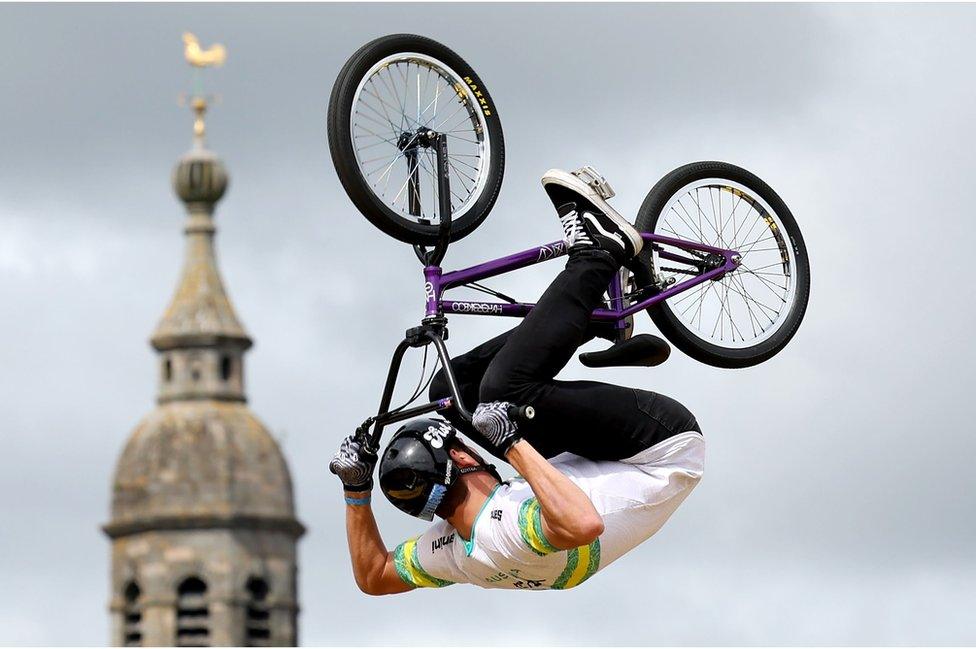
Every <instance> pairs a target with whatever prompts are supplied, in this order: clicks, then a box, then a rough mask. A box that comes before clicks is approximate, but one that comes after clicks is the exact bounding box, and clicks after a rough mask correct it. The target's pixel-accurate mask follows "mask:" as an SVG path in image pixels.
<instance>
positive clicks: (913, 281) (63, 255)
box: [0, 4, 976, 645]
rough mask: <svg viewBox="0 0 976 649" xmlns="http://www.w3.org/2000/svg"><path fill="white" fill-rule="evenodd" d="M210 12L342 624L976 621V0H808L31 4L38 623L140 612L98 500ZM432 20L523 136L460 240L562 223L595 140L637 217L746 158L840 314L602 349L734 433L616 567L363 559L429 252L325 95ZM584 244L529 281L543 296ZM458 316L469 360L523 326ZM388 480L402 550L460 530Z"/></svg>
mask: <svg viewBox="0 0 976 649" xmlns="http://www.w3.org/2000/svg"><path fill="white" fill-rule="evenodd" d="M186 29H189V30H192V31H194V32H196V33H197V34H198V35H199V36H200V38H201V40H202V41H203V43H204V44H209V43H211V42H214V41H219V42H222V43H224V44H225V45H226V46H227V48H228V52H229V56H228V60H227V64H226V66H225V67H224V68H223V69H220V70H217V71H215V72H213V73H212V74H210V79H209V81H208V84H209V85H210V87H211V88H212V89H213V90H214V91H216V92H218V93H219V94H220V95H222V98H223V99H222V103H221V105H219V106H218V107H216V108H215V109H214V110H213V111H212V115H211V118H210V119H209V129H208V130H209V136H210V144H211V146H212V148H214V149H215V150H216V151H217V152H219V153H220V155H221V156H222V157H223V159H224V160H225V162H226V164H227V167H228V170H229V172H230V175H231V185H230V189H229V191H228V193H227V196H226V197H225V199H224V200H223V202H222V203H221V204H220V208H219V211H218V217H217V222H218V226H219V228H220V230H219V240H218V244H219V255H220V261H221V267H222V271H223V273H224V277H225V279H226V282H227V285H228V288H229V290H230V293H231V296H232V298H233V300H234V302H235V304H236V306H237V309H238V312H239V314H240V316H241V318H242V320H243V321H244V323H245V325H246V327H247V328H248V330H249V332H250V333H251V335H252V336H253V337H254V338H255V339H256V343H257V344H256V346H255V348H254V349H253V351H251V352H250V354H249V356H248V365H247V381H248V393H249V397H250V402H251V405H252V407H253V408H254V410H255V411H256V412H257V414H258V415H259V416H260V417H261V418H262V419H263V420H264V421H265V422H266V423H267V424H268V425H269V427H270V428H271V429H272V430H273V431H274V433H275V435H276V437H277V438H278V439H279V440H280V442H281V443H282V445H283V448H284V450H285V453H286V454H287V456H288V459H289V461H290V464H291V468H292V472H293V475H294V480H295V485H296V497H297V505H298V512H299V516H300V518H301V519H302V521H303V522H304V523H305V524H307V525H308V527H309V529H310V532H309V534H308V535H307V536H306V537H305V538H304V539H303V540H302V541H301V546H300V556H301V573H300V594H301V604H302V615H301V637H302V641H303V643H304V644H330V643H344V644H345V643H372V644H380V643H382V644H393V643H395V644H427V645H435V644H443V643H449V644H526V643H533V642H546V643H552V644H684V643H698V644H741V643H747V644H835V643H841V644H868V643H881V644H973V643H976V624H974V622H973V611H974V610H976V552H974V547H976V522H974V520H973V517H974V513H976V471H974V469H973V464H974V462H973V460H974V457H976V436H974V434H973V432H974V427H973V424H972V421H971V415H968V414H967V413H968V412H969V410H968V408H970V407H972V403H973V396H972V389H973V384H974V380H973V369H972V368H973V367H974V365H976V353H974V344H973V342H972V336H973V331H974V329H973V317H974V315H976V309H974V300H973V298H972V295H973V290H972V287H971V282H972V279H973V276H974V273H973V271H972V264H973V261H972V259H973V254H972V250H971V249H972V243H971V242H972V241H973V239H974V237H976V215H974V214H973V206H974V202H973V200H972V196H971V193H972V191H973V185H974V183H973V178H974V177H976V146H974V145H976V129H974V124H973V119H974V115H976V86H974V84H973V82H972V69H971V68H972V62H973V61H974V60H976V39H974V38H973V35H974V34H976V7H974V6H971V5H952V6H945V5H941V6H940V5H927V6H915V5H897V6H893V5H868V6H864V5H813V6H810V5H788V6H783V5H771V4H765V5H719V6H716V5H637V4H629V5H600V6H594V5H584V4H575V5H558V4H548V5H511V4H506V5H494V6H490V7H489V6H486V5H477V4H469V5H447V4H437V5H407V4H400V5H395V6H389V5H379V4H373V5H337V6H313V5H288V6H258V5H247V6H240V5H197V4H193V5H189V4H181V5H171V6H157V5H140V6H118V5H113V6H104V5H103V6H81V5H58V6H11V5H3V6H0V341H2V342H0V440H2V441H0V444H2V445H0V508H2V509H0V512H2V516H3V522H2V524H0V582H2V585H3V587H2V588H0V643H7V644H104V643H105V642H107V638H108V626H109V625H108V614H107V610H106V605H107V601H108V596H109V595H108V558H109V544H108V541H107V539H106V538H105V537H104V536H103V535H102V533H101V532H100V531H99V527H98V526H99V525H100V524H101V523H103V522H105V521H106V520H107V518H108V508H109V495H110V485H111V475H112V471H113V467H114V464H115V461H116V459H117V456H118V453H119V452H120V450H121V449H122V446H123V444H124V442H125V440H126V438H127V436H128V434H129V433H130V431H131V430H132V428H133V427H134V425H135V424H136V422H137V421H138V420H139V419H140V418H141V417H142V416H143V415H144V414H145V413H146V412H148V411H149V410H150V409H151V408H152V407H153V405H154V396H155V389H156V385H155V377H156V364H155V363H156V360H155V355H154V353H153V352H152V351H151V350H150V348H149V347H148V344H147V338H148V336H149V334H150V333H151V331H152V330H153V328H154V326H155V324H156V322H157V319H158V317H159V316H160V315H161V314H162V311H163V308H164V307H165V305H166V303H167V301H168V299H169V297H170V295H171V292H172V290H173V288H174V285H175V282H176V279H177V276H178V271H179V267H180V263H181V254H182V237H181V223H182V218H183V209H182V205H181V204H180V203H179V201H178V200H177V199H176V197H175V196H174V195H173V193H172V189H171V187H170V184H169V174H170V170H171V168H172V165H173V164H174V163H175V161H176V159H177V158H178V157H179V155H180V154H181V153H183V152H184V151H185V150H186V149H187V148H188V146H189V140H190V124H191V117H190V116H189V114H188V113H187V111H186V109H181V108H180V107H178V106H177V103H176V99H177V96H178V94H179V93H180V92H181V91H183V90H185V89H187V88H188V87H189V78H190V75H189V72H188V67H187V65H186V64H185V63H184V61H183V59H182V50H181V47H182V44H181V41H180V35H181V33H182V32H183V30H186ZM401 31H408V32H414V33H421V34H425V35H428V36H431V37H433V38H435V39H438V40H441V41H443V42H445V43H446V44H448V45H449V46H450V47H452V48H454V49H455V50H457V51H458V52H459V53H461V54H462V56H464V57H465V58H466V59H467V61H468V62H469V63H470V64H471V65H472V66H473V67H474V68H475V69H476V70H477V71H478V72H479V73H480V75H481V76H482V78H483V80H484V82H485V83H486V84H487V85H488V87H489V88H490V90H491V93H492V95H493V98H494V100H495V104H496V107H497V109H498V113H499V115H500V116H501V119H502V122H503V125H504V128H505V143H506V148H507V160H506V162H507V168H506V173H505V183H504V186H503V188H502V192H501V196H500V199H499V201H498V203H497V205H496V207H495V209H494V211H493V213H492V215H491V216H490V217H489V219H488V220H487V221H486V223H485V224H484V225H483V226H482V227H481V229H479V230H478V231H477V232H476V233H475V234H474V235H472V236H470V237H469V238H467V239H466V240H464V241H463V242H461V243H460V244H458V245H457V246H455V247H453V248H452V249H451V251H450V253H449V255H448V258H447V260H446V265H448V266H456V265H460V264H465V263H470V262H474V261H476V260H481V259H486V258H489V257H492V256H499V255H501V254H505V253H509V252H512V251H514V250H518V249H521V248H523V247H527V246H528V245H531V244H533V243H537V242H542V241H549V240H552V239H555V238H558V236H559V233H560V230H559V228H558V222H557V221H556V219H555V218H554V214H553V212H552V208H551V206H550V205H549V203H548V200H547V199H546V197H545V195H544V193H543V192H542V191H541V189H540V187H539V177H540V175H541V173H542V172H543V171H545V170H546V169H548V168H549V167H553V166H559V167H564V168H570V169H571V168H575V167H576V166H579V165H581V164H584V163H590V164H593V165H594V166H596V167H597V168H598V169H600V170H601V171H602V172H604V173H605V174H606V175H607V176H608V178H610V179H611V181H612V182H613V185H614V187H615V188H616V189H617V193H618V198H616V199H614V202H615V204H616V205H617V206H618V209H620V210H621V211H622V212H623V213H627V214H633V213H635V211H636V209H637V207H638V206H639V205H640V202H641V201H642V200H643V197H644V195H645V194H646V192H647V191H648V190H649V189H650V187H651V186H652V185H653V184H654V182H655V181H656V180H657V179H658V178H659V177H660V176H661V175H663V174H664V173H666V172H667V171H669V170H670V169H672V168H674V167H676V166H678V165H680V164H683V163H685V162H689V161H692V160H698V159H719V160H727V161H730V162H734V163H737V164H740V165H742V166H745V167H746V168H749V169H750V170H752V171H754V172H755V173H757V174H758V175H759V176H761V177H762V178H764V179H765V180H766V181H767V182H768V183H770V184H771V185H772V186H773V187H774V188H775V189H776V190H777V191H778V192H779V193H780V195H781V196H782V197H783V198H784V199H785V200H786V202H787V203H788V204H789V205H790V207H791V208H792V210H793V213H794V215H795V216H796V218H797V221H798V222H799V224H800V226H801V228H802V230H803V234H804V236H805V238H806V242H807V246H808V248H809V251H810V257H811V263H812V277H813V287H812V294H811V300H810V306H809V310H808V312H807V316H806V320H805V321H804V323H803V325H802V326H801V328H800V331H799V333H798V335H797V336H796V338H795V339H794V340H793V342H792V343H791V344H790V345H789V346H788V347H787V349H786V350H785V351H784V352H783V353H781V354H780V355H779V356H777V357H776V358H774V359H772V360H771V361H769V362H767V363H765V364H763V365H760V366H758V367H754V368H751V369H748V370H744V371H727V370H719V369H715V368H711V367H708V366H705V365H702V364H700V363H697V362H695V361H692V360H691V359H689V358H687V357H685V356H683V355H682V354H681V353H679V352H676V353H675V354H673V355H672V357H671V359H670V360H669V361H668V362H667V363H666V364H665V365H664V366H662V367H659V368H654V369H619V370H587V369H585V368H583V367H582V366H580V365H579V364H578V363H577V362H575V361H574V362H573V363H572V364H571V365H570V366H569V367H567V368H566V370H565V372H564V374H563V376H565V377H574V378H578V377H590V378H598V379H601V380H610V381H615V382H619V383H624V384H628V385H634V386H638V387H642V388H646V389H651V390H656V391H661V392H664V393H666V394H669V395H671V396H673V397H675V398H677V399H679V400H680V401H682V402H683V403H685V404H686V405H687V406H688V407H689V408H690V409H691V410H692V411H693V412H694V413H696V415H697V416H698V419H699V421H700V422H701V425H702V427H703V430H704V431H705V435H706V437H707V439H708V444H709V449H708V454H709V456H708V464H707V469H708V470H707V471H706V476H705V479H704V480H703V482H702V484H701V485H700V486H699V488H698V489H697V490H696V491H695V493H694V494H693V495H692V496H691V497H690V498H689V500H688V501H687V502H686V503H685V504H684V505H682V507H681V508H680V509H679V511H678V512H677V513H676V515H675V516H674V518H673V519H672V520H671V521H670V522H669V523H668V524H667V525H666V526H665V527H664V529H663V530H662V531H661V532H660V533H659V534H658V535H657V536H655V537H654V538H653V539H651V540H650V541H649V542H648V543H646V544H645V545H643V546H641V547H640V548H638V549H637V550H636V551H634V552H633V553H631V554H630V555H628V556H626V557H625V558H624V559H622V560H620V561H619V562H618V563H616V564H615V565H613V566H611V567H609V568H608V569H607V570H605V571H603V572H601V573H600V574H599V575H598V576H597V577H595V578H594V579H592V580H591V581H589V582H587V584H586V585H585V586H583V587H581V588H579V589H575V590H572V591H567V592H544V593H522V592H510V591H484V590H480V589H477V588H474V587H471V586H454V587H452V588H450V589H447V590H440V591H418V592H414V593H411V594H408V595H405V596H398V597H394V598H379V599H375V598H374V599H371V598H368V597H367V596H365V595H362V594H360V593H359V591H358V590H357V589H356V586H355V584H354V582H353V580H352V576H351V573H350V568H349V563H348V559H347V556H346V551H345V544H344V533H343V528H342V501H341V496H340V490H339V485H338V483H337V482H336V480H335V478H334V477H333V476H331V475H329V474H328V472H327V468H326V465H327V462H328V458H329V456H330V455H331V454H332V452H333V450H334V448H335V447H336V446H337V444H338V443H339V441H340V440H341V438H342V437H343V436H345V435H347V434H348V433H349V432H351V431H352V430H353V428H354V427H355V425H356V424H357V423H359V422H360V421H361V420H362V419H364V418H365V417H366V416H368V415H369V414H371V412H372V411H373V410H374V409H375V405H376V402H377V400H378V398H379V391H380V388H381V383H382V380H383V377H384V375H385V371H386V364H387V362H388V355H389V353H390V351H391V350H392V347H393V345H394V344H395V343H396V342H397V340H398V339H399V337H400V336H401V335H402V332H403V330H404V329H405V328H406V327H408V326H412V325H413V324H415V322H416V321H417V319H418V317H419V316H420V315H421V301H422V297H421V296H422V277H421V275H420V273H419V266H418V265H417V263H416V260H415V258H414V256H413V253H412V252H411V250H410V249H409V247H407V246H405V245H402V244H398V243H395V242H393V241H392V240H390V239H387V238H386V237H384V236H383V235H382V234H381V233H380V232H379V231H378V230H376V229H375V228H373V227H372V226H371V225H369V223H367V222H366V220H365V219H363V218H362V217H361V215H360V214H359V213H358V212H357V211H356V210H355V208H354V207H353V206H352V204H351V203H350V202H349V200H348V199H347V198H346V196H345V195H344V193H343V191H342V189H341V187H340V185H339V183H338V180H337V178H336V175H335V172H334V170H333V168H332V165H331V160H330V158H329V154H328V145H327V141H326V137H325V115H326V104H327V100H328V96H329V91H330V89H331V86H332V82H333V80H334V79H335V76H336V74H337V72H338V70H339V68H340V67H341V65H342V63H343V62H344V61H345V59H346V58H347V57H348V56H349V55H350V54H351V53H352V52H353V51H354V50H355V49H356V48H358V47H359V46H360V45H361V44H363V43H365V42H366V41H368V40H369V39H372V38H374V37H376V36H380V35H383V34H387V33H393V32H401ZM554 270H555V267H554V266H541V267H537V268H535V269H531V270H527V271H522V272H521V273H519V274H518V275H515V276H513V277H511V278H507V279H504V280H502V281H498V282H496V283H495V286H496V287H497V288H500V289H502V290H505V289H510V290H513V291H517V292H518V293H519V295H520V296H522V297H524V298H526V299H530V298H533V297H535V296H536V295H538V293H539V292H540V291H541V290H542V288H543V287H544V286H545V283H546V281H547V280H548V278H550V277H551V276H552V274H553V271H554ZM357 308H358V309H364V308H367V309H368V311H365V312H364V313H363V315H362V317H360V318H359V319H356V318H353V317H351V314H352V313H353V312H354V309H357ZM452 323H453V328H452V330H451V334H452V335H451V339H450V342H449V344H450V347H451V349H452V350H453V351H454V352H456V353H460V352H461V351H463V350H464V349H466V348H467V347H469V346H472V345H474V344H475V343H477V342H479V341H480V340H482V339H484V338H485V337H487V336H490V335H492V334H494V333H496V332H498V331H500V330H501V329H502V327H504V326H505V325H508V324H511V323H510V322H508V321H505V322H502V321H498V320H493V319H464V318H463V317H457V318H455V319H454V320H453V321H452ZM638 329H639V330H642V331H653V325H652V324H651V323H650V321H649V320H648V319H646V318H644V319H643V321H642V322H639V325H638ZM595 347H598V344H595V343H594V348H595ZM411 367H413V366H411ZM404 376H405V377H407V376H408V375H407V374H405V375H404ZM413 376H414V375H410V378H413ZM406 383H409V379H405V380H404V384H406ZM376 509H377V515H378V518H379V521H380V526H381V529H382V530H383V533H384V537H385V539H386V540H387V542H388V544H389V545H390V546H392V545H393V544H395V543H397V542H399V541H400V540H402V539H403V538H405V537H406V536H408V535H412V534H416V533H418V532H419V531H420V530H421V529H422V528H423V523H422V522H420V521H417V520H415V519H410V518H409V517H406V516H403V515H402V514H399V513H398V512H396V511H395V510H394V509H393V508H392V507H390V506H388V505H387V504H386V503H384V502H379V503H378V506H377V508H376Z"/></svg>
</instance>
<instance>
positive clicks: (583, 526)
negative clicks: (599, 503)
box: [506, 439, 603, 550]
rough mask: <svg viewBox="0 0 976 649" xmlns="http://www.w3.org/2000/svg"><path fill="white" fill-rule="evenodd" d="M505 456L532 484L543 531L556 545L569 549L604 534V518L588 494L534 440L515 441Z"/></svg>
mask: <svg viewBox="0 0 976 649" xmlns="http://www.w3.org/2000/svg"><path fill="white" fill-rule="evenodd" d="M506 458H507V459H508V461H509V462H510V463H511V465H512V466H513V467H515V469H516V470H517V471H518V472H519V474H520V475H521V476H522V477H523V478H525V480H526V482H528V483H529V486H531V487H532V492H533V493H534V494H535V497H536V499H538V501H539V507H540V509H541V514H542V516H541V518H542V531H543V534H544V535H545V537H546V540H547V541H548V542H549V543H550V544H551V545H552V546H553V547H555V548H557V549H560V550H569V549H570V548H576V547H579V546H581V545H588V544H589V543H592V542H593V541H594V540H595V539H596V538H597V537H598V536H600V535H601V534H603V518H602V517H601V516H600V513H599V512H598V511H597V510H596V507H594V506H593V503H592V502H591V501H590V499H589V497H588V496H587V495H586V494H585V493H583V490H582V489H580V488H579V487H577V486H576V484H575V483H574V482H573V481H572V480H570V479H569V478H567V477H566V476H565V475H564V474H562V473H560V472H559V471H558V470H557V469H556V467H554V466H552V465H551V464H549V461H548V460H546V459H545V458H544V457H542V455H540V454H539V452H538V451H536V450H535V449H534V448H533V447H532V445H531V444H529V443H528V442H527V441H525V440H524V439H520V440H518V441H516V442H515V443H514V444H512V445H511V446H510V447H509V449H508V451H507V453H506Z"/></svg>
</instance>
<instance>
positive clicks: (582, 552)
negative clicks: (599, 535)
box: [550, 539, 600, 590]
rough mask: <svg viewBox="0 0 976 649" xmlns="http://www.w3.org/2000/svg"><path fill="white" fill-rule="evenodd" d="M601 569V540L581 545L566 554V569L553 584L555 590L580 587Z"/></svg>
mask: <svg viewBox="0 0 976 649" xmlns="http://www.w3.org/2000/svg"><path fill="white" fill-rule="evenodd" d="M599 568H600V539H597V540H595V541H593V543H590V544H589V545H581V546H580V547H578V548H573V549H572V550H569V551H568V552H567V553H566V568H565V569H563V571H562V574H560V575H559V577H557V578H556V581H554V582H553V583H552V586H551V587H550V588H552V589H553V590H565V589H567V588H572V587H574V586H579V585H580V584H582V583H583V582H584V581H586V580H587V579H589V578H590V577H592V576H593V573H595V572H596V571H597V570H598V569H599Z"/></svg>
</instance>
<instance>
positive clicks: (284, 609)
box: [103, 97, 304, 647]
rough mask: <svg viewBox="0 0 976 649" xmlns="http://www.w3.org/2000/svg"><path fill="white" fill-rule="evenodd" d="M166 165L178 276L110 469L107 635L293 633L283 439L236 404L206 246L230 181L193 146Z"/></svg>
mask: <svg viewBox="0 0 976 649" xmlns="http://www.w3.org/2000/svg"><path fill="white" fill-rule="evenodd" d="M192 102H193V103H192V105H193V108H194V109H195V111H196V123H195V125H194V132H195V135H194V145H193V148H192V149H191V150H190V152H189V153H187V154H186V155H185V156H183V158H181V159H180V161H179V163H178V164H177V165H176V169H175V170H174V172H173V185H174V188H175V190H176V193H177V195H179V197H180V198H181V199H182V201H183V202H184V203H185V204H186V209H187V213H188V215H187V219H186V227H185V230H184V232H185V235H186V253H185V260H184V264H183V271H182V276H181V278H180V280H179V285H178V286H177V288H176V293H175V295H174V296H173V299H172V301H171V302H170V304H169V307H168V308H167V309H166V312H165V313H164V314H163V317H162V319H161V320H160V322H159V325H158V326H157V327H156V331H155V333H153V335H152V339H151V343H152V346H153V348H154V349H155V350H156V352H157V353H158V354H159V391H158V405H157V406H156V409H155V410H153V411H152V412H151V413H149V415H148V416H147V417H145V419H143V420H142V422H141V423H140V424H139V425H138V426H136V428H135V430H134V431H133V432H132V435H131V436H130V437H129V440H128V442H127V443H126V445H125V448H124V450H123V451H122V455H121V457H120V458H119V462H118V466H117V467H116V470H115V479H114V484H113V494H112V518H111V521H110V522H109V523H108V524H106V525H105V526H104V528H103V529H104V531H105V533H106V534H107V535H108V536H109V538H110V539H111V540H112V574H111V598H110V610H111V616H112V644H113V645H128V646H138V645H146V646H158V645H177V646H198V647H199V646H218V645H242V646H288V645H295V644H297V641H298V631H297V616H298V601H297V594H296V592H297V588H296V586H297V562H296V544H297V540H298V538H299V537H300V536H301V535H302V534H303V532H304V528H303V527H302V524H301V523H299V522H298V520H297V519H296V517H295V507H294V501H293V497H292V483H291V476H290V474H289V471H288V465H287V464H286V462H285V458H284V456H283V455H282V452H281V449H280V448H279V447H278V444H277V443H276V442H275V440H274V438H273V437H272V436H271V435H270V434H269V433H268V430H267V429H266V428H265V427H264V425H262V424H261V422H260V421H259V420H258V419H257V417H255V415H254V414H253V413H252V412H251V410H250V409H249V408H248V407H247V403H246V398H245V393H244V353H245V352H246V351H247V349H248V348H249V347H250V346H251V339H250V338H249V337H248V335H247V333H246V332H245V331H244V328H243V327H242V326H241V323H240V321H239V320H238V319H237V314H236V313H235V312H234V308H233V306H232V305H231V302H230V300H229V299H228V297H227V293H226V291H225V290H224V286H223V282H222V281H221V278H220V274H219V272H218V270H217V262H216V258H215V254H214V233H215V229H216V228H215V226H214V219H213V213H214V206H215V205H216V203H217V201H219V200H220V198H221V196H223V194H224V190H225V189H226V188H227V173H226V171H225V169H224V166H223V164H222V163H221V161H220V159H219V158H217V157H216V156H215V155H214V154H213V153H211V152H210V151H208V150H206V148H205V147H204V124H203V117H204V113H205V111H206V108H207V103H206V100H205V99H203V98H202V97H195V98H194V99H193V100H192Z"/></svg>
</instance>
